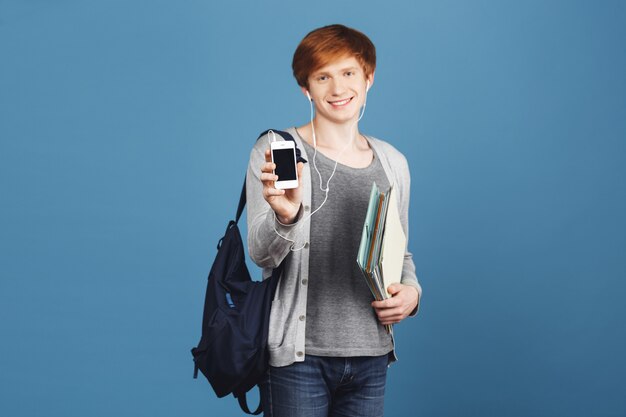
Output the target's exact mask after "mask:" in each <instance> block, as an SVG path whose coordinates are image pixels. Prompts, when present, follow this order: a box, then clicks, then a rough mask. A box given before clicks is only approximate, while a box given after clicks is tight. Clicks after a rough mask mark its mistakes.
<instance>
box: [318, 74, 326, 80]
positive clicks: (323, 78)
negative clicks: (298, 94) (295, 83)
mask: <svg viewBox="0 0 626 417" xmlns="http://www.w3.org/2000/svg"><path fill="white" fill-rule="evenodd" d="M326 80H328V75H319V76H318V77H317V81H326Z"/></svg>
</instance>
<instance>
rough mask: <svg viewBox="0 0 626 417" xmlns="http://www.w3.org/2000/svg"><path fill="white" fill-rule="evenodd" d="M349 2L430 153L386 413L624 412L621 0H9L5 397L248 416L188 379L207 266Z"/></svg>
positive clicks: (2, 93) (380, 76)
mask: <svg viewBox="0 0 626 417" xmlns="http://www.w3.org/2000/svg"><path fill="white" fill-rule="evenodd" d="M336 22H339V23H344V24H346V25H349V26H353V27H355V28H358V29H360V30H362V31H364V32H365V33H367V34H368V35H369V36H370V37H371V38H372V40H373V41H374V43H375V44H376V46H377V48H378V65H379V67H378V69H377V72H376V80H375V84H374V86H373V88H372V90H371V91H370V95H369V101H368V108H367V112H366V114H365V117H364V119H363V120H362V122H361V128H362V130H363V131H364V132H366V133H369V134H372V135H375V136H378V137H381V138H383V139H387V140H389V141H390V142H392V143H393V144H394V145H396V146H397V147H398V148H399V149H400V150H401V151H402V152H404V154H405V155H406V156H407V158H408V160H409V162H410V166H411V169H412V178H413V182H412V201H411V209H410V219H411V224H410V230H411V236H410V243H409V245H410V250H411V251H412V252H413V253H414V255H415V261H416V265H417V271H418V275H419V277H420V281H421V283H422V285H423V287H424V298H423V304H422V307H421V312H420V315H419V317H418V318H416V319H411V320H407V321H406V322H404V323H403V324H401V325H399V326H397V328H396V331H397V340H398V343H399V345H398V354H399V356H400V362H399V363H398V364H396V365H394V366H393V367H392V368H391V369H390V373H389V380H388V394H387V398H386V415H388V416H414V415H418V416H429V417H439V416H441V417H449V416H483V417H484V416H524V417H531V416H537V417H538V416H568V417H574V416H581V417H582V416H584V417H588V416H594V417H602V416H606V417H609V416H610V417H615V416H626V378H625V377H626V359H625V354H624V352H626V329H625V324H626V303H625V302H624V295H625V294H626V280H625V279H626V222H625V220H624V213H626V183H625V178H626V175H625V174H626V172H625V171H626V169H625V162H626V161H625V159H626V158H625V156H626V42H625V40H626V4H625V3H624V2H623V1H594V2H592V1H586V2H585V1H525V2H505V1H473V2H461V1H458V2H455V1H445V0H438V1H416V2H409V1H407V2H394V1H390V2H387V3H386V4H385V5H383V4H382V3H378V2H375V3H374V2H372V3H368V2H362V1H317V2H294V1H291V2H288V1H283V2H279V1H271V2H252V1H249V2H242V1H231V2H227V4H226V2H224V3H222V2H220V3H218V2H210V1H200V0H196V1H187V0H185V1H176V2H175V1H165V0H151V1H147V0H146V1H139V0H124V1H122V0H110V1H96V0H93V1H77V0H58V1H43V0H21V1H18V0H0V139H1V142H0V143H1V144H0V226H1V229H0V259H1V264H0V274H1V280H0V335H1V343H0V415H3V416H11V417H21V416H62V417H72V416H81V417H82V416H94V417H97V416H120V417H122V416H151V417H157V416H179V415H185V416H207V415H212V416H220V417H221V416H238V415H240V412H239V409H238V406H237V404H236V402H235V401H234V399H232V397H231V398H226V399H221V400H218V399H217V398H216V397H215V396H214V394H213V392H212V391H211V390H210V387H209V385H208V383H207V382H206V381H205V380H200V379H199V380H193V379H192V378H191V376H192V361H191V355H190V353H189V349H190V348H191V347H192V346H194V345H195V344H196V343H197V341H198V339H199V336H200V325H201V312H202V311H201V310H202V302H203V297H204V290H205V285H206V281H205V280H206V274H207V272H208V268H209V266H210V263H211V262H212V260H213V257H214V255H215V245H216V243H217V240H218V238H219V237H220V236H221V234H222V233H223V230H224V228H225V225H226V223H227V221H228V220H229V219H230V218H232V216H233V215H234V210H235V206H236V201H237V198H238V194H239V190H240V186H241V182H242V179H243V175H244V170H245V167H246V164H247V159H248V154H249V150H250V148H251V146H252V144H253V142H254V140H255V138H256V135H257V134H258V133H259V132H260V131H262V130H265V129H267V128H270V127H274V128H284V127H288V126H292V125H300V124H303V123H305V122H306V121H307V119H308V115H309V113H308V112H309V107H308V103H307V101H306V99H305V98H304V97H303V96H302V95H301V93H300V91H299V88H298V87H297V85H296V83H295V81H294V80H293V78H292V76H291V69H290V64H291V56H292V53H293V51H294V49H295V47H296V45H297V44H298V42H299V41H300V40H301V38H302V37H303V36H304V35H305V34H306V33H307V32H308V31H309V30H311V29H313V28H315V27H319V26H322V25H325V24H330V23H336Z"/></svg>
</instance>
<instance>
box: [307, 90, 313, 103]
mask: <svg viewBox="0 0 626 417" xmlns="http://www.w3.org/2000/svg"><path fill="white" fill-rule="evenodd" d="M306 96H307V97H308V98H309V101H313V99H312V98H311V95H310V94H309V92H308V91H307V92H306Z"/></svg>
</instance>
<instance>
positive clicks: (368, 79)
mask: <svg viewBox="0 0 626 417" xmlns="http://www.w3.org/2000/svg"><path fill="white" fill-rule="evenodd" d="M365 80H366V81H369V83H370V88H369V90H371V89H372V86H373V85H374V73H373V72H372V73H371V74H370V75H369V76H368V77H366V78H365ZM369 90H368V91H369Z"/></svg>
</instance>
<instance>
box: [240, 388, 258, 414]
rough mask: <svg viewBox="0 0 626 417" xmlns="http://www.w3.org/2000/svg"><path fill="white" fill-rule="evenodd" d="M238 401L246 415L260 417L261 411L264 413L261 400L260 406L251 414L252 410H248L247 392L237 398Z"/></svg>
mask: <svg viewBox="0 0 626 417" xmlns="http://www.w3.org/2000/svg"><path fill="white" fill-rule="evenodd" d="M237 401H239V407H241V409H242V410H243V412H244V413H246V414H251V415H253V416H258V415H259V414H261V411H263V401H262V400H261V398H259V406H258V407H257V408H256V410H254V412H252V413H251V412H250V409H249V408H248V401H246V393H245V392H244V393H243V394H241V395H240V396H238V397H237Z"/></svg>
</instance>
